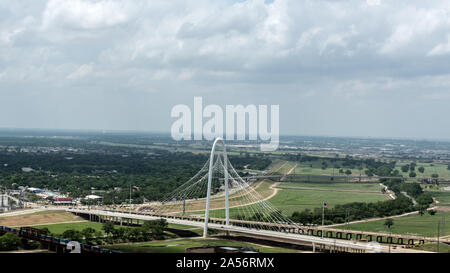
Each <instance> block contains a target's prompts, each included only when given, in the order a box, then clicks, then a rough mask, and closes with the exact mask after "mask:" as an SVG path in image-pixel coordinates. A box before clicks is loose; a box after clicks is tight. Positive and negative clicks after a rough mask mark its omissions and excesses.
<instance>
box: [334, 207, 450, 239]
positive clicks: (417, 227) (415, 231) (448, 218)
mask: <svg viewBox="0 0 450 273" xmlns="http://www.w3.org/2000/svg"><path fill="white" fill-rule="evenodd" d="M443 217H444V219H445V222H446V223H448V224H446V225H444V226H442V225H441V228H442V229H441V232H440V236H445V235H450V212H438V213H436V214H435V215H429V214H428V213H425V214H424V215H422V216H420V215H419V214H415V215H408V216H403V217H398V218H394V225H393V226H392V227H391V231H392V233H394V234H407V235H417V236H425V237H435V236H437V225H438V222H439V221H441V223H442V219H443ZM384 222H385V221H384V220H377V221H371V222H365V223H357V224H350V225H348V229H351V230H362V231H372V232H385V233H388V232H389V229H388V228H387V226H385V225H384ZM339 228H342V229H346V228H347V226H346V225H343V226H340V227H339Z"/></svg>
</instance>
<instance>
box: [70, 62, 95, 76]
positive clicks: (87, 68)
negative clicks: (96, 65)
mask: <svg viewBox="0 0 450 273" xmlns="http://www.w3.org/2000/svg"><path fill="white" fill-rule="evenodd" d="M92 69H93V65H92V64H83V65H81V66H79V67H78V68H77V69H76V70H75V71H73V72H72V73H70V74H69V75H67V79H70V80H76V79H81V78H83V77H85V76H87V75H89V74H90V73H91V72H92Z"/></svg>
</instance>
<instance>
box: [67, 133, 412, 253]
mask: <svg viewBox="0 0 450 273" xmlns="http://www.w3.org/2000/svg"><path fill="white" fill-rule="evenodd" d="M219 144H221V147H222V150H221V151H219V152H218V153H216V147H218V145H219ZM280 180H283V178H281V179H280ZM270 185H271V184H270V183H264V182H257V183H253V182H248V181H247V180H245V179H243V178H242V177H241V176H240V175H239V174H238V172H237V171H236V170H235V169H234V167H233V165H232V164H231V162H230V161H229V160H228V157H227V152H226V146H225V142H224V140H223V139H222V138H217V139H216V140H215V141H214V143H213V146H212V149H211V154H210V158H209V160H208V161H207V162H206V163H205V164H204V165H203V167H202V168H201V169H200V170H199V171H198V172H197V173H196V174H195V175H194V176H192V178H191V179H189V180H188V181H186V182H185V183H184V184H182V185H181V186H179V187H178V188H177V189H176V190H175V191H173V192H171V193H170V194H168V195H167V196H166V197H165V198H164V199H163V200H160V201H155V202H150V203H148V204H146V205H145V206H141V207H140V208H139V209H138V210H108V209H93V210H86V209H80V208H78V209H77V208H70V209H68V211H71V212H73V213H76V214H80V215H84V216H86V215H88V217H89V219H90V220H98V221H113V222H116V223H120V224H123V221H127V222H126V224H130V221H131V224H133V220H135V221H139V220H144V221H145V220H155V219H160V218H163V219H166V220H167V222H168V223H173V224H181V225H190V226H196V227H203V236H204V237H207V236H208V228H213V229H215V230H222V231H226V232H234V233H241V234H245V235H248V236H254V237H259V238H269V239H276V240H281V241H284V242H291V243H303V244H309V245H311V246H312V247H313V249H314V248H319V249H322V250H325V249H326V250H331V251H333V250H336V251H347V252H379V251H387V247H386V246H381V245H379V244H377V243H376V242H362V241H356V240H354V241H352V240H345V239H343V238H342V232H341V233H340V235H341V238H336V237H338V234H339V230H336V231H334V230H331V229H324V228H323V227H307V226H302V225H299V224H297V223H294V222H293V221H292V220H290V219H289V218H288V217H286V216H285V215H283V214H282V213H281V212H280V211H279V210H278V209H277V208H276V207H274V206H273V205H272V204H271V203H270V202H269V201H268V199H270V198H271V197H272V196H273V195H271V193H272V189H271V188H270ZM330 234H331V236H329V235H330ZM333 234H335V235H336V237H335V238H330V237H333V236H332V235H333ZM314 235H315V236H314ZM370 236H371V235H370ZM370 238H372V237H370ZM392 238H393V237H391V239H392ZM374 239H375V238H374ZM417 239H418V240H419V238H417ZM397 240H399V239H398V238H397ZM413 240H414V239H413ZM370 241H372V240H370ZM373 241H376V240H373ZM402 242H403V239H402Z"/></svg>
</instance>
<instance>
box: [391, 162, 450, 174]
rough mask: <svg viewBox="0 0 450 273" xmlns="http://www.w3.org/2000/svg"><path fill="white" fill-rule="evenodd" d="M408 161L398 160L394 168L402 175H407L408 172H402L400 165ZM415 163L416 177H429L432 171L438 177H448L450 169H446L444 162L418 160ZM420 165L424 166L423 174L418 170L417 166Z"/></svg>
mask: <svg viewBox="0 0 450 273" xmlns="http://www.w3.org/2000/svg"><path fill="white" fill-rule="evenodd" d="M410 163H411V162H410V161H398V162H397V164H396V167H395V168H396V169H397V170H399V172H400V173H401V174H403V176H407V175H408V173H409V172H406V173H404V172H402V170H401V167H402V166H404V165H406V164H410ZM416 164H417V166H416V170H415V172H416V174H417V177H431V175H432V174H434V173H437V174H438V175H439V177H450V170H448V169H447V165H445V164H441V163H420V162H417V163H416ZM421 166H422V167H424V168H425V171H424V173H423V174H422V173H420V172H419V171H418V168H419V167H421Z"/></svg>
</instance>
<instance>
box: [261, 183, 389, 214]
mask: <svg viewBox="0 0 450 273" xmlns="http://www.w3.org/2000/svg"><path fill="white" fill-rule="evenodd" d="M384 200H386V197H385V196H384V195H383V194H381V192H380V193H379V194H378V193H353V192H332V191H314V190H287V189H281V190H280V191H279V192H278V193H277V195H275V196H274V197H273V198H271V199H270V200H269V201H270V202H271V203H272V204H273V205H274V206H275V207H277V208H278V209H280V210H281V211H282V213H283V214H285V215H289V216H290V215H291V214H292V213H293V212H294V211H302V210H304V209H314V208H320V207H322V202H326V203H328V204H329V206H330V207H334V206H335V205H337V204H345V203H351V202H377V201H384Z"/></svg>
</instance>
